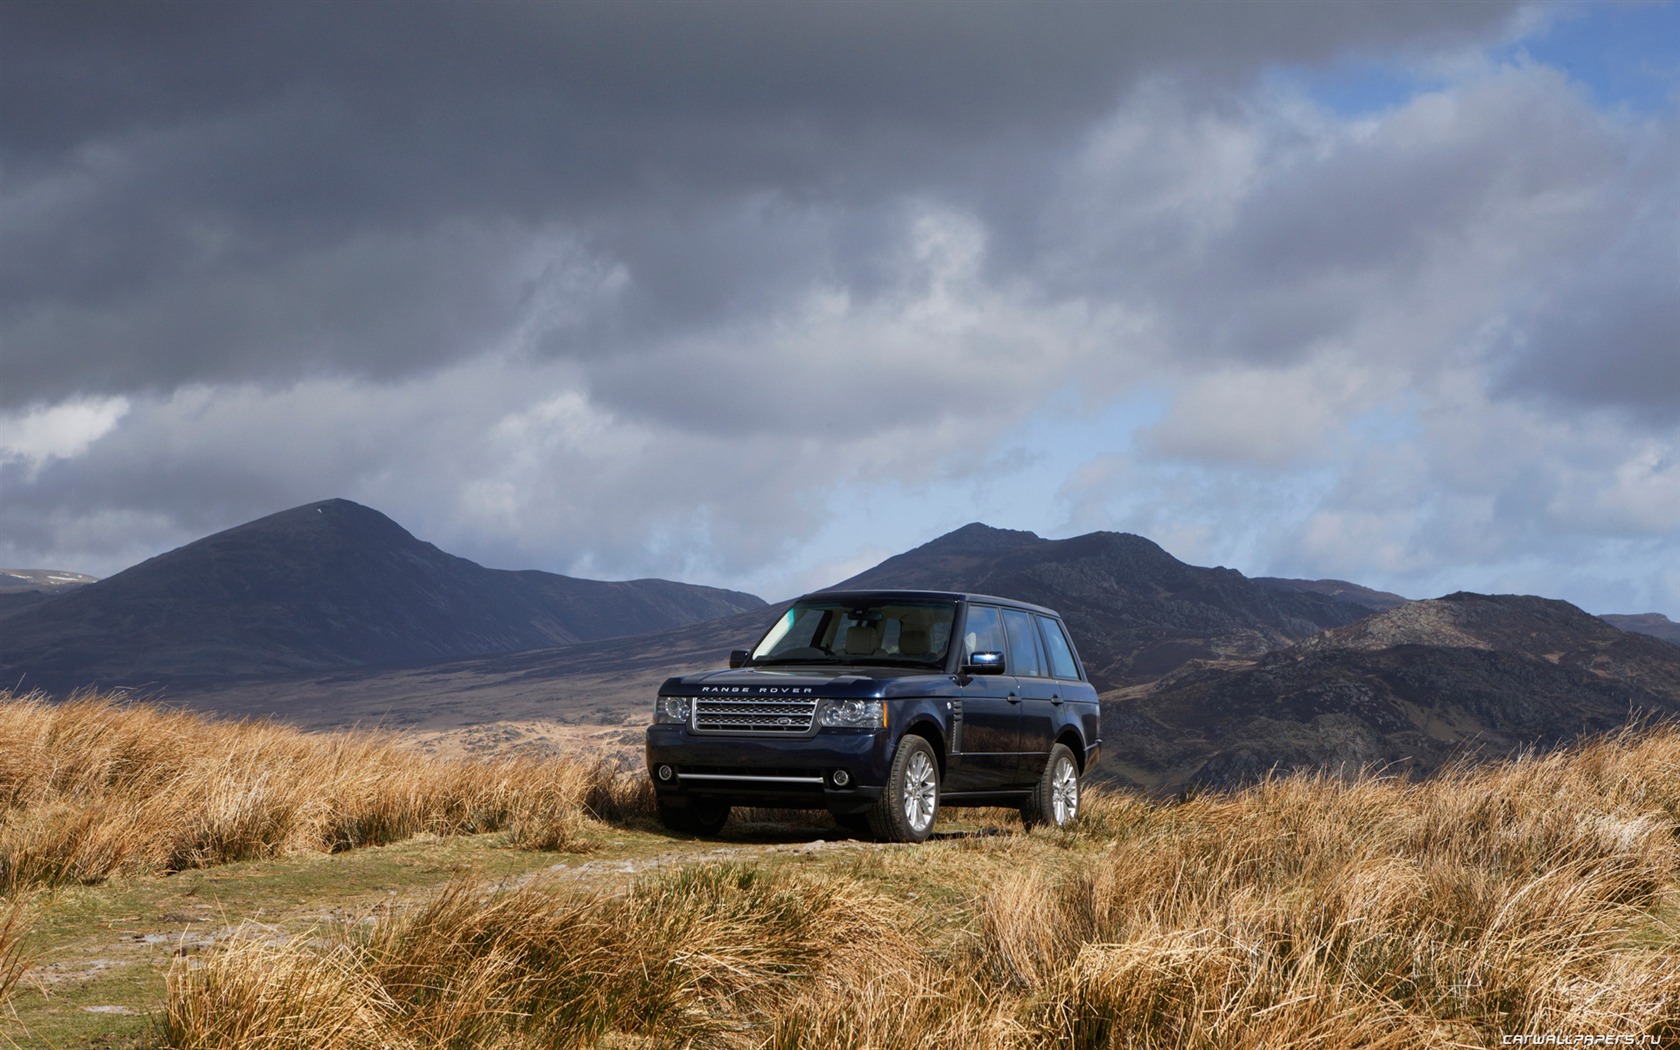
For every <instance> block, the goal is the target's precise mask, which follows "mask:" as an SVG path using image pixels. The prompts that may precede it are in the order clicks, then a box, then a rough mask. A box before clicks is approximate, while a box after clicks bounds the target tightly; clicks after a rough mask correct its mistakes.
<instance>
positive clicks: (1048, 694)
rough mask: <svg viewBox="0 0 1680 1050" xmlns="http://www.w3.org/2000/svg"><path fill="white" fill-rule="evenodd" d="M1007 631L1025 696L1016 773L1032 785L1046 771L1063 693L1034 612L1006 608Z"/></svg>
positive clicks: (1020, 690)
mask: <svg viewBox="0 0 1680 1050" xmlns="http://www.w3.org/2000/svg"><path fill="white" fill-rule="evenodd" d="M1003 631H1004V634H1005V635H1006V636H1007V637H1008V639H1009V666H1010V670H1012V671H1014V672H1015V683H1016V686H1015V687H1016V690H1017V692H1018V693H1019V695H1020V697H1021V703H1020V709H1021V737H1020V743H1019V746H1018V748H1017V751H1018V753H1019V758H1018V759H1017V761H1016V764H1015V776H1016V777H1017V778H1018V779H1019V781H1020V782H1021V783H1026V784H1030V783H1032V782H1033V781H1035V780H1037V779H1038V777H1039V775H1040V774H1041V773H1043V772H1044V767H1045V764H1046V763H1048V762H1049V760H1050V745H1051V744H1052V743H1054V742H1055V732H1056V726H1057V722H1058V719H1057V715H1058V713H1059V712H1058V711H1057V708H1058V707H1060V706H1061V702H1062V699H1061V692H1060V690H1059V689H1058V688H1057V685H1056V680H1055V679H1054V678H1052V677H1050V672H1049V667H1048V666H1047V665H1048V661H1047V660H1046V658H1045V653H1044V650H1043V646H1042V645H1041V644H1040V640H1039V635H1038V627H1037V625H1035V624H1034V623H1033V614H1032V613H1030V612H1027V611H1026V610H1025V609H1004V610H1003Z"/></svg>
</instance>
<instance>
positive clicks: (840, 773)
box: [834, 769, 852, 788]
mask: <svg viewBox="0 0 1680 1050" xmlns="http://www.w3.org/2000/svg"><path fill="white" fill-rule="evenodd" d="M851 782H852V775H851V774H850V773H848V772H846V771H845V770H844V769H836V770H835V771H834V786H835V787H837V788H843V787H845V786H846V785H847V784H850V783H851Z"/></svg>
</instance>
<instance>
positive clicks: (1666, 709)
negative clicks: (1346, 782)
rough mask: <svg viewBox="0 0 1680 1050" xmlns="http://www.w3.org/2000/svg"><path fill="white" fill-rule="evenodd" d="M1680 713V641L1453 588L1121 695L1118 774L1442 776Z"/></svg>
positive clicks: (1108, 729) (1164, 777)
mask: <svg viewBox="0 0 1680 1050" xmlns="http://www.w3.org/2000/svg"><path fill="white" fill-rule="evenodd" d="M1640 716H1645V717H1658V718H1663V717H1675V716H1680V648H1677V647H1675V646H1671V645H1668V644H1666V643H1663V642H1660V641H1657V640H1655V639H1652V638H1648V637H1645V636H1644V635H1639V634H1629V633H1624V632H1622V631H1619V630H1617V629H1616V628H1615V627H1613V626H1611V625H1610V624H1608V623H1605V622H1604V621H1603V620H1601V619H1599V618H1597V617H1595V616H1590V615H1588V614H1587V613H1584V612H1582V611H1581V610H1580V609H1578V608H1576V607H1575V606H1573V605H1570V604H1569V603H1567V602H1561V601H1555V600H1551V599H1545V598H1535V597H1526V596H1517V595H1482V594H1467V593H1459V594H1451V595H1447V596H1446V597H1444V598H1438V599H1434V600H1431V601H1419V602H1409V603H1407V604H1405V605H1402V606H1398V607H1396V608H1394V609H1392V610H1390V611H1388V612H1386V613H1381V614H1379V615H1376V616H1372V617H1370V618H1368V619H1364V620H1361V621H1358V622H1356V623H1353V624H1349V625H1346V626H1343V627H1339V628H1334V629H1331V630H1327V631H1324V632H1323V633H1321V634H1319V635H1316V636H1314V637H1313V638H1310V639H1308V640H1306V641H1305V642H1302V643H1300V644H1298V645H1294V646H1291V647H1289V648H1286V649H1283V650H1280V651H1278V652H1275V653H1271V654H1268V655H1267V656H1265V657H1263V658H1262V659H1260V660H1258V661H1256V662H1255V663H1253V664H1252V665H1251V666H1249V667H1245V668H1238V669H1231V668H1207V667H1189V668H1185V669H1184V670H1182V671H1181V672H1179V673H1178V674H1176V675H1173V676H1170V677H1169V678H1167V679H1164V680H1162V681H1161V682H1160V683H1158V684H1157V686H1156V687H1155V689H1154V690H1152V691H1151V692H1150V693H1149V694H1148V695H1147V696H1144V697H1140V698H1138V699H1136V700H1133V701H1131V702H1121V703H1114V704H1110V705H1108V706H1106V707H1105V709H1104V712H1103V718H1104V722H1105V726H1104V738H1105V747H1107V746H1109V745H1112V750H1111V752H1110V754H1111V756H1112V758H1113V760H1114V766H1115V768H1116V770H1118V771H1120V772H1121V773H1122V775H1123V776H1125V777H1126V778H1127V779H1130V780H1132V781H1134V782H1136V783H1139V784H1142V785H1145V786H1148V787H1152V788H1155V789H1157V790H1161V789H1172V788H1178V787H1184V786H1189V785H1202V786H1213V787H1226V786H1231V785H1233V784H1237V783H1241V782H1244V781H1247V780H1252V779H1254V778H1257V777H1260V776H1264V775H1266V774H1267V773H1268V772H1270V771H1274V770H1275V771H1278V772H1288V771H1290V770H1295V769H1332V770H1343V771H1350V772H1351V771H1353V770H1356V769H1359V768H1361V767H1376V768H1384V769H1388V770H1391V771H1394V772H1405V773H1427V772H1429V771H1431V770H1433V769H1436V768H1439V767H1440V766H1441V765H1442V764H1443V763H1445V762H1447V761H1449V760H1451V759H1452V758H1454V757H1455V756H1457V755H1460V754H1463V753H1466V752H1467V751H1479V752H1482V753H1486V754H1492V755H1505V754H1508V753H1510V752H1512V751H1515V750H1518V749H1520V748H1524V747H1542V748H1544V747H1550V746H1554V745H1556V744H1560V743H1563V742H1566V741H1568V740H1571V739H1574V738H1576V737H1579V736H1581V735H1583V734H1591V733H1597V732H1604V731H1607V730H1611V729H1614V728H1616V727H1618V726H1621V725H1624V724H1625V723H1626V722H1627V721H1628V720H1629V718H1630V717H1640Z"/></svg>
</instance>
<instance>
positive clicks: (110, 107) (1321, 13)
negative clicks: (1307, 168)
mask: <svg viewBox="0 0 1680 1050" xmlns="http://www.w3.org/2000/svg"><path fill="white" fill-rule="evenodd" d="M1508 10H1509V9H1508V8H1507V7H1505V6H1503V5H1498V4H1477V5H1461V4H1399V5H1396V4H1378V3H1372V4H1319V3H1302V2H1297V3H1273V4H1235V5H1201V4H1140V5H1125V4H1063V5H1053V6H1051V7H1048V8H1047V7H1046V6H1045V5H1042V4H1004V3H980V4H967V5H946V4H896V3H854V4H782V3H694V4H657V5H654V4H621V3H602V4H592V3H575V4H574V3H569V4H461V5H447V4H415V5H401V6H392V5H380V4H345V5H296V4H282V3H250V4H225V5H222V4H219V5H204V4H127V3H122V4H103V3H90V4H76V5H57V4H33V3H18V4H8V5H6V6H5V7H4V9H0V100H3V101H0V129H3V130H0V166H3V167H0V170H3V171H4V173H5V181H4V183H0V241H3V243H4V244H5V246H6V247H5V250H4V252H3V253H0V347H3V349H0V353H3V354H4V359H3V362H4V369H5V381H4V383H3V384H0V404H4V405H9V406H13V407H16V406H19V405H27V404H31V403H36V402H40V401H43V400H52V399H58V398H63V397H66V396H69V395H72V394H75V393H80V392H103V393H110V392H120V391H129V390H154V391H167V390H170V389H173V388H175V387H176V386H179V385H180V384H183V383H188V382H193V381H227V380H241V379H250V378H258V379H262V378H267V379H272V380H278V381H290V380H293V379H296V378H298V377H301V376H307V375H311V374H317V373H320V372H333V371H338V372H344V373H349V374H356V375H364V376H371V377H374V378H380V377H384V378H392V377H396V376H401V375H405V374H409V373H411V372H414V371H416V370H424V369H428V368H432V367H436V366H438V365H439V364H441V363H443V362H446V361H449V360H451V359H456V358H460V357H465V356H471V355H475V354H479V353H483V352H485V351H486V350H488V349H494V348H497V347H498V346H500V345H502V344H505V343H506V342H507V341H509V340H511V339H514V338H516V337H517V335H518V333H517V332H516V331H515V330H514V329H516V328H517V327H518V322H516V321H515V320H513V319H514V318H518V317H519V316H520V315H521V311H522V310H525V309H528V307H529V305H530V303H529V297H530V295H531V285H532V283H533V281H534V280H536V279H538V278H540V277H541V275H542V273H543V270H542V267H541V265H540V263H537V262H533V261H532V260H531V259H530V256H532V255H533V254H537V255H540V254H541V253H542V252H543V251H544V250H545V247H544V246H545V245H548V244H551V243H553V242H554V241H556V240H559V241H563V242H565V243H568V244H570V245H572V246H573V250H574V251H575V252H576V253H577V254H578V257H579V259H581V260H582V261H581V262H575V263H573V264H564V265H576V266H578V267H581V268H582V269H583V270H585V271H587V270H589V269H590V268H591V267H592V266H593V267H597V268H598V267H599V266H601V265H608V266H610V265H612V264H617V265H621V266H623V267H624V268H626V272H627V273H628V275H629V279H628V281H627V282H626V284H625V286H624V287H623V288H621V289H620V291H619V292H618V293H617V294H615V295H612V296H599V295H593V294H588V293H589V290H588V289H584V291H582V292H579V299H578V301H577V302H576V303H573V304H569V305H563V306H562V308H561V310H560V312H561V313H565V314H568V316H569V318H570V319H569V320H568V322H567V323H564V324H559V325H555V326H553V327H552V328H551V329H550V330H548V331H546V332H543V333H541V334H540V338H536V339H534V340H533V343H534V345H535V348H536V349H537V350H539V351H542V352H549V353H562V354H577V355H584V356H588V355H591V354H594V355H599V354H603V353H609V352H616V351H618V350H620V349H624V348H629V349H634V347H635V346H636V345H638V343H639V342H645V341H646V340H648V339H651V338H656V337H657V336H659V335H661V334H664V333H669V332H671V331H677V330H686V329H688V328H691V327H693V326H695V325H707V324H712V325H716V324H722V323H725V322H727V321H728V320H729V319H730V318H732V317H734V316H737V315H740V314H743V313H750V312H752V311H755V310H763V309H765V308H766V307H767V305H768V304H774V303H776V302H779V301H781V299H782V297H783V296H784V294H785V293H786V291H787V290H788V288H789V287H791V286H793V285H795V284H797V283H798V282H799V281H801V280H808V279H810V278H811V277H813V276H816V277H822V278H832V279H837V280H840V281H842V282H844V283H846V284H847V285H848V286H850V287H855V288H857V289H859V290H861V291H862V292H864V293H865V294H867V293H868V291H869V289H871V288H872V287H879V286H880V284H881V282H882V281H884V280H885V278H884V277H883V276H882V275H881V274H880V273H878V272H877V271H876V269H875V268H874V263H873V262H872V261H871V260H872V259H873V258H874V257H875V256H877V255H878V254H879V253H880V251H881V248H882V245H883V243H884V241H883V238H884V237H885V236H886V233H885V232H884V231H881V230H879V229H878V228H875V227H874V224H873V223H872V216H873V214H874V209H875V207H876V206H877V205H878V204H880V203H881V202H883V201H891V200H893V199H895V198H897V197H899V196H901V195H904V194H914V193H918V192H937V193H939V194H941V195H944V196H948V197H953V198H957V199H961V200H964V201H965V202H966V203H968V204H969V205H970V206H973V207H976V208H978V209H981V210H983V211H985V212H986V213H987V214H988V217H989V218H990V219H991V220H992V221H993V224H994V226H995V228H996V230H997V231H998V239H997V250H995V251H994V252H993V253H992V255H991V257H990V259H991V263H992V265H1002V264H1005V263H1006V261H1007V259H1008V252H1007V248H1008V246H1009V245H1008V242H1007V240H1006V237H1005V235H1006V234H1007V233H1008V231H1009V230H1010V228H1011V227H1010V224H1011V221H1012V217H1013V216H1015V215H1018V214H1020V212H1021V211H1022V209H1021V208H1020V205H1021V204H1022V202H1023V201H1024V200H1030V199H1032V198H1033V197H1035V196H1037V195H1039V194H1041V193H1042V191H1043V189H1044V184H1045V181H1046V179H1048V178H1049V177H1050V175H1049V172H1050V171H1051V170H1052V168H1053V163H1054V160H1055V158H1056V157H1057V156H1058V155H1059V154H1061V153H1063V152H1065V151H1066V150H1068V149H1069V148H1071V147H1072V145H1073V144H1074V143H1075V142H1076V141H1077V139H1078V137H1079V135H1080V134H1082V131H1083V129H1084V128H1085V127H1086V126H1087V125H1088V124H1089V122H1090V121H1091V120H1093V119H1095V118H1096V117H1098V116H1099V115H1100V114H1102V113H1103V112H1105V111H1107V110H1108V109H1109V108H1111V107H1112V106H1113V105H1114V103H1115V101H1116V99H1117V98H1119V97H1120V95H1121V93H1122V92H1123V91H1124V90H1125V89H1126V88H1127V87H1128V86H1129V85H1130V84H1132V83H1134V82H1135V81H1136V80H1137V78H1138V77H1140V76H1142V75H1145V74H1158V73H1161V72H1163V71H1168V72H1171V71H1174V70H1179V71H1185V72H1193V73H1194V74H1195V77H1194V79H1195V81H1196V82H1197V83H1198V84H1200V85H1202V86H1203V88H1202V89H1203V90H1208V91H1216V90H1217V85H1218V84H1220V83H1226V84H1235V83H1240V82H1241V81H1243V80H1244V79H1246V78H1247V77H1250V76H1252V75H1253V73H1254V72H1255V71H1256V70H1257V69H1258V68H1260V67H1261V66H1262V65H1264V64H1268V63H1280V62H1281V63H1289V62H1306V61H1311V60H1314V59H1318V58H1322V57H1324V56H1326V55H1334V54H1337V53H1341V52H1343V51H1346V50H1349V49H1354V50H1358V49H1377V48H1384V47H1388V46H1392V45H1394V44H1397V43H1406V42H1412V43H1419V42H1424V43H1426V42H1428V41H1430V40H1433V39H1436V38H1446V37H1449V36H1451V35H1454V34H1463V33H1465V32H1470V33H1483V34H1486V33H1491V32H1494V31H1495V30H1496V28H1497V27H1498V26H1499V25H1500V23H1501V20H1502V19H1503V18H1505V17H1506V16H1507V14H1508ZM755 200H756V201H759V202H762V203H761V204H760V205H759V208H758V214H756V215H755V214H752V212H753V205H754V202H755ZM778 207H782V208H783V213H782V214H777V213H776V209H777V208H778ZM811 208H816V209H818V211H819V213H826V214H827V216H828V221H826V222H823V221H818V222H815V223H813V222H811V221H810V220H809V219H805V218H802V217H801V213H803V212H805V211H807V210H809V209H811ZM790 216H791V217H790ZM1023 247H1030V246H1028V245H1023ZM510 260H514V261H513V262H510ZM601 260H607V263H606V264H602V263H601ZM526 334H527V335H529V333H526Z"/></svg>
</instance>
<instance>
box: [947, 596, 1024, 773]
mask: <svg viewBox="0 0 1680 1050" xmlns="http://www.w3.org/2000/svg"><path fill="white" fill-rule="evenodd" d="M962 644H963V653H962V657H963V662H964V663H967V662H968V658H969V657H970V656H973V655H974V654H975V653H987V652H992V653H1001V652H1004V651H1005V649H1006V642H1005V640H1004V633H1003V620H1002V617H1001V616H1000V615H999V610H998V609H997V608H996V607H995V606H991V605H970V606H969V607H968V616H967V620H966V623H965V625H964V627H963V637H962ZM1020 740H1021V694H1020V691H1019V690H1018V689H1017V687H1016V683H1015V676H1014V675H1013V674H1010V673H1009V666H1008V663H1007V660H1006V661H1005V665H1004V673H1003V674H977V675H967V676H965V677H964V679H963V684H962V732H961V736H960V739H958V740H955V741H953V742H952V751H953V755H952V757H953V759H957V760H956V761H953V762H951V763H950V767H949V769H948V771H947V783H946V785H945V787H946V790H947V791H948V792H949V793H951V794H958V793H961V792H965V791H997V790H1000V789H1004V788H1008V787H1010V786H1011V784H1012V782H1013V781H1015V780H1016V779H1018V776H1017V774H1016V769H1017V768H1018V766H1019V762H1020V759H1019V756H1018V754H1017V752H1018V751H1019V749H1020ZM959 755H960V758H959Z"/></svg>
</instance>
